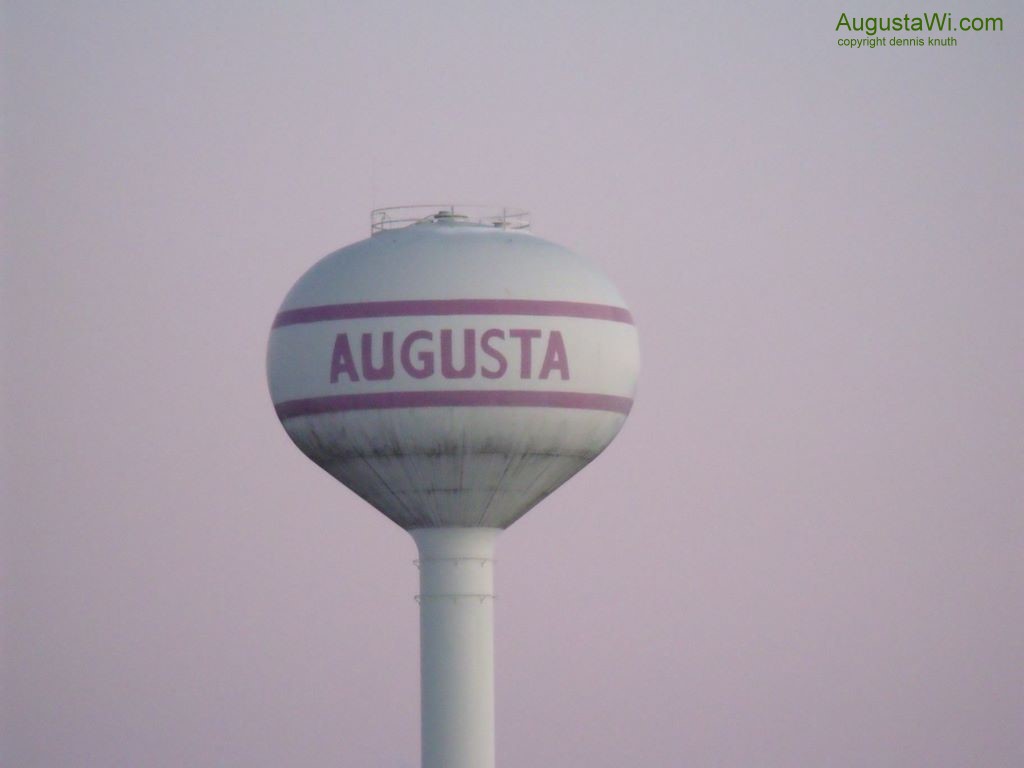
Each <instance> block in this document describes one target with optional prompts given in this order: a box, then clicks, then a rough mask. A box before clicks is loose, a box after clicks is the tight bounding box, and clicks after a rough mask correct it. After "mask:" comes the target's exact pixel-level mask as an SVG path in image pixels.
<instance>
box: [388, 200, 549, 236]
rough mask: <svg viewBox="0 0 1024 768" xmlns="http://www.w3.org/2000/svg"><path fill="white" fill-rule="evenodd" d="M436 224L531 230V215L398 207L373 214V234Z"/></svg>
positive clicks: (490, 208) (477, 209)
mask: <svg viewBox="0 0 1024 768" xmlns="http://www.w3.org/2000/svg"><path fill="white" fill-rule="evenodd" d="M436 221H446V222H453V223H460V224H461V223H464V224H480V225H483V226H485V227H495V228H497V229H529V228H530V213H529V211H525V210H523V209H522V208H499V207H497V206H486V205H457V204H451V203H448V204H445V205H396V206H392V207H389V208H375V209H374V210H373V211H371V212H370V234H371V235H375V234H377V233H378V232H383V231H384V230H387V229H400V228H402V227H408V226H410V225H413V224H422V223H425V222H436Z"/></svg>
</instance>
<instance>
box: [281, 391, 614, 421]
mask: <svg viewBox="0 0 1024 768" xmlns="http://www.w3.org/2000/svg"><path fill="white" fill-rule="evenodd" d="M452 406H499V407H503V406H511V407H521V408H577V409H583V410H591V411H611V412H613V413H621V414H627V413H629V410H630V408H632V407H633V400H632V399H631V398H628V397H620V396H618V395H599V394H594V393H591V392H543V391H527V390H503V389H465V390H446V391H426V392H373V393H367V394H361V395H330V396H327V397H307V398H303V399H301V400H286V401H284V402H281V403H275V404H274V408H275V409H277V416H278V418H279V419H282V420H284V419H290V418H293V417H295V416H314V415H316V414H318V413H336V412H339V411H365V410H376V409H382V408H439V407H452Z"/></svg>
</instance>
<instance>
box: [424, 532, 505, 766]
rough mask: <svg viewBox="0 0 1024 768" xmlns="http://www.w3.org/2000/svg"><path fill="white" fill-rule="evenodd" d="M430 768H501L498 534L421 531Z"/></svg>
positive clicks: (426, 757)
mask: <svg viewBox="0 0 1024 768" xmlns="http://www.w3.org/2000/svg"><path fill="white" fill-rule="evenodd" d="M410 533H411V534H412V536H413V538H414V539H415V540H416V546H417V547H418V548H419V554H420V558H419V561H418V564H419V569H420V594H419V597H418V598H417V599H418V600H419V604H420V676H421V688H420V699H421V707H422V709H421V715H422V728H421V739H422V752H423V768H494V560H493V556H494V544H495V541H496V539H497V537H498V534H499V533H501V530H500V529H498V528H416V529H414V530H411V531H410Z"/></svg>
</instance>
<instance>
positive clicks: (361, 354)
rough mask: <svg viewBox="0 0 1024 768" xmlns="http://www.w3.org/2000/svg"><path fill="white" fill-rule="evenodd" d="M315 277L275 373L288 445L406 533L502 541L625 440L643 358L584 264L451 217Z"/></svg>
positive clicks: (512, 224) (284, 317)
mask: <svg viewBox="0 0 1024 768" xmlns="http://www.w3.org/2000/svg"><path fill="white" fill-rule="evenodd" d="M386 216H387V214H386V213H385V214H381V215H380V216H379V217H378V219H377V223H376V225H375V226H374V227H373V234H372V235H371V237H370V238H368V239H366V240H363V241H361V242H358V243H355V244H353V245H349V246H347V247H345V248H342V249H340V250H338V251H335V252H334V253H332V254H330V255H328V256H327V257H325V258H324V259H322V260H321V261H320V262H318V263H317V264H316V265H314V266H313V267H312V268H311V269H310V270H309V271H308V272H307V273H306V274H305V275H303V276H302V277H301V278H300V279H299V281H298V282H297V283H296V284H295V286H294V287H293V288H292V290H291V291H290V292H289V293H288V295H287V297H286V298H285V300H284V303H283V304H282V306H281V308H280V311H279V312H278V314H277V317H276V319H275V321H274V324H273V330H272V332H271V337H270V345H269V351H268V359H267V369H268V377H269V382H270V392H271V396H272V398H273V402H274V406H275V408H276V410H277V414H278V416H279V418H280V419H281V422H282V424H283V425H284V428H285V430H286V431H287V432H288V435H289V436H290V437H291V439H292V440H293V441H294V442H295V444H296V445H297V446H298V447H299V448H300V449H301V450H302V451H303V453H305V454H306V455H307V456H308V457H309V458H311V459H312V460H313V461H315V462H316V463H317V464H318V465H320V466H321V467H322V468H323V469H325V470H326V471H327V472H329V473H330V474H331V475H333V476H334V477H336V478H337V479H338V480H340V481H341V482H342V483H344V484H345V485H347V486H348V487H349V488H351V489H352V490H353V491H355V492H356V493H357V494H359V495H360V496H362V497H363V498H364V499H366V501H368V502H369V503H370V504H372V505H373V506H374V507H376V508H377V509H379V510H380V511H381V512H383V513H384V514H385V515H387V516H388V517H389V518H391V519H392V520H393V521H394V522H396V523H397V524H398V525H400V526H402V527H404V528H406V529H423V528H435V527H452V526H459V527H476V526H480V527H488V528H506V527H507V526H509V525H511V524H512V523H513V522H514V521H515V520H517V519H518V518H519V517H521V516H522V515H523V514H525V513H526V512H527V511H528V510H529V509H530V508H531V507H533V506H534V505H535V504H537V502H539V501H540V500H541V499H543V498H544V497H545V496H547V495H548V494H549V493H551V492H552V491H553V490H555V489H556V488H557V487H558V486H559V485H561V484H562V483H563V482H565V481H566V480H567V479H568V478H570V477H572V475H574V474H575V473H576V472H578V471H579V470H580V469H582V468H583V467H584V466H585V465H586V464H587V463H588V462H590V461H591V460H592V459H593V458H594V457H595V456H597V455H598V454H599V453H600V452H601V451H602V450H603V449H604V448H605V447H606V446H607V445H608V443H609V442H610V441H611V440H612V438H613V437H615V435H616V433H617V432H618V431H619V429H620V428H621V427H622V424H623V422H624V420H625V418H626V415H627V414H628V413H629V411H630V408H631V406H632V403H633V394H634V389H635V386H636V379H637V371H638V345H637V334H636V329H635V327H634V325H633V319H632V317H631V315H630V313H629V310H628V309H627V308H626V305H625V303H624V302H623V300H622V297H621V296H620V295H619V293H618V291H617V290H616V289H615V287H614V286H613V285H612V283H611V281H610V280H609V279H608V278H607V277H606V276H605V275H604V274H603V273H602V272H601V271H600V270H599V269H598V268H597V267H596V266H595V265H594V264H593V263H592V262H591V261H589V260H588V259H586V258H584V257H582V256H579V255H577V254H575V253H573V252H571V251H569V250H567V249H566V248H563V247H562V246H559V245H556V244H554V243H551V242H548V241H547V240H543V239H541V238H539V237H536V236H534V235H532V234H530V233H529V232H527V231H525V229H521V228H516V227H517V226H518V224H517V222H519V221H520V220H519V219H511V218H510V217H508V216H507V215H503V216H500V217H495V218H492V219H485V218H471V217H468V216H463V215H460V214H459V213H458V211H457V210H447V211H441V212H436V210H435V211H434V212H433V213H431V214H430V215H426V216H424V217H423V218H420V219H416V220H414V221H413V222H412V223H409V222H405V223H406V224H407V225H406V226H401V227H395V228H393V227H390V226H388V225H389V223H390V221H389V220H388V219H386Z"/></svg>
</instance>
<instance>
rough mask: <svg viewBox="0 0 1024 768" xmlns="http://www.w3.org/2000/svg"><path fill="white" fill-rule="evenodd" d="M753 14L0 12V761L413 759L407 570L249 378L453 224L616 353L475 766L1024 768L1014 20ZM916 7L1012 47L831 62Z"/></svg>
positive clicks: (340, 8) (496, 8) (70, 7)
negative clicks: (326, 272) (339, 260)
mask: <svg viewBox="0 0 1024 768" xmlns="http://www.w3.org/2000/svg"><path fill="white" fill-rule="evenodd" d="M745 5H747V6H748V7H745V8H743V9H742V10H740V9H738V8H733V9H729V8H723V7H722V4H720V3H712V2H689V3H676V2H672V3H670V2H664V3H654V2H631V3H624V2H623V3H605V2H593V3H589V2H588V3H583V2H579V3H551V2H545V3H535V2H520V3H515V4H501V5H498V4H490V3H479V2H474V3H470V2H466V3H450V2H431V3H412V2H399V3H394V2H391V3H389V2H374V3H368V2H367V3H346V2H342V3H327V2H323V3H313V2H291V3H287V4H284V3H280V4H276V3H274V4H272V3H264V2H218V3H202V4H200V3H167V2H135V3H112V2H108V3H102V2H93V3H54V2H50V3H45V2H8V3H6V5H5V6H4V11H3V19H2V24H0V27H2V32H0V35H2V39H0V45H2V48H3V67H4V77H5V84H4V88H5V91H4V94H3V109H2V121H3V124H2V130H3V134H4V136H3V142H4V145H3V151H4V185H3V186H4V201H3V206H4V211H3V219H4V221H3V224H4V238H5V242H4V262H3V274H2V283H0V290H2V296H0V301H2V305H0V306H2V315H3V321H4V323H3V324H4V328H5V331H4V333H3V335H2V336H3V345H4V346H3V357H2V370H3V380H4V394H3V397H4V400H3V404H2V418H3V422H2V434H3V444H4V451H5V453H4V457H3V467H4V473H5V474H4V477H3V483H4V488H3V495H2V503H3V513H4V519H3V544H4V549H3V564H2V567H3V584H2V630H3V635H2V659H3V679H2V689H0V690H2V704H3V707H4V711H3V726H4V727H3V731H2V736H0V738H2V751H0V763H2V764H3V765H5V766H12V767H15V766H16V767H17V768H27V767H30V766H31V767H35V766H45V767H46V768H49V767H51V766H75V767H76V768H77V767H83V766H85V767H92V766H95V767H96V768H109V767H110V766H143V765H144V766H156V767H158V768H159V767H162V766H167V767H168V768H180V767H181V766H190V767H191V766H197V767H200V766H201V767H203V768H205V767H210V768H219V767H220V766H236V765H237V766H242V765H244V766H268V767H269V766H282V765H288V766H313V767H319V766H385V767H386V768H412V767H413V766H416V765H417V763H418V759H419V752H418V739H419V733H418V728H419V714H418V711H419V698H418V682H419V681H418V657H417V653H418V636H417V626H418V624H417V609H416V604H415V602H413V600H412V595H413V594H414V593H415V592H416V588H417V584H416V578H417V575H416V569H415V568H414V567H413V565H412V563H411V561H412V559H413V558H414V557H415V548H414V546H413V542H412V540H411V538H410V537H409V536H408V535H407V534H405V533H404V532H403V531H401V530H400V529H399V528H397V527H396V526H394V525H393V524H391V523H390V522H388V521H387V520H386V519H384V518H383V516H381V515H380V514H378V513H376V512H375V511H373V510H372V509H370V508H369V507H368V506H366V505H365V504H364V503H363V502H362V501H360V500H359V499H358V498H356V497H355V496H354V495H353V494H351V493H350V492H348V491H347V490H345V489H344V488H343V487H341V486H340V485H338V484H337V483H336V482H335V481H334V480H332V479H331V478H330V477H329V476H328V475H327V474H326V473H324V472H322V471H321V470H319V469H318V468H317V467H315V466H314V465H313V464H311V463H310V462H309V461H308V460H306V459H305V458H304V457H303V456H302V455H301V454H300V453H299V452H298V451H297V450H296V449H295V448H294V446H293V445H292V444H291V442H290V441H289V440H288V439H287V437H286V436H285V434H284V431H283V430H282V429H281V427H280V426H279V424H278V423H277V419H276V417H275V416H274V412H273V410H272V408H271V406H270V402H269V397H268V394H267V390H266V385H265V377H264V354H265V344H266V339H267V334H268V330H269V327H270V323H271V320H272V318H273V316H274V313H275V312H276V310H277V307H278V305H279V303H280V301H281V299H282V298H283V296H284V294H285V292H286V291H287V289H288V288H289V287H290V286H291V285H292V283H293V282H294V280H295V279H296V278H297V277H298V276H299V275H300V274H301V273H302V272H303V271H304V270H305V269H306V268H307V267H308V266H309V265H310V264H311V263H312V262H313V261H315V260H316V259H317V258H319V257H320V256H322V255H323V254H325V253H327V252H329V251H331V250H334V249H335V248H337V247H340V246H342V245H344V244H347V243H350V242H353V241H355V240H359V239H362V238H364V237H366V236H367V235H368V234H369V232H368V229H369V227H368V214H369V210H370V208H371V207H373V206H374V205H385V204H404V203H416V202H432V201H449V200H455V201H466V202H477V201H479V202H496V203H503V204H508V205H520V206H524V207H527V208H529V209H530V210H531V211H532V212H533V222H534V231H535V232H536V233H537V234H539V235H541V236H543V237H547V238H549V239H552V240H555V241H556V242H559V243H562V244H564V245H567V246H569V247H571V248H574V249H576V250H578V251H581V252H584V253H587V254H589V255H590V256H592V257H593V258H594V259H596V260H597V261H598V262H600V263H601V264H602V265H603V267H604V269H605V270H606V271H607V272H608V273H609V274H610V275H611V276H612V277H613V279H614V280H615V281H616V282H617V283H618V285H619V286H620V288H621V290H622V293H623V295H624V296H625V297H626V299H627V301H628V302H629V304H630V306H631V308H632V310H633V314H634V316H635V317H636V319H637V323H638V326H639V328H640V333H641V345H642V352H643V373H642V379H641V386H640V391H639V393H638V398H637V405H636V407H635V409H634V411H633V414H632V416H631V418H630V420H629V422H628V423H627V424H626V428H625V430H624V431H623V433H622V434H621V435H620V436H619V439H618V440H617V441H616V442H615V443H614V444H613V445H612V447H611V448H610V449H609V450H608V451H607V452H606V453H605V454H604V455H603V456H602V457H601V458H600V459H598V460H597V462H595V464H594V465H593V466H592V467H590V468H589V469H588V470H587V471H585V472H584V473H583V474H581V475H580V476H579V477H577V478H576V479H575V480H573V481H572V482H571V483H570V484H569V485H568V486H566V487H565V488H564V489H562V490H561V491H559V492H558V493H556V494H555V495H554V496H552V497H551V498H550V499H549V500H547V501H545V502H544V503H543V504H541V505H540V506H539V507H538V508H537V509H535V510H534V511H533V512H531V513H530V514H529V515H528V516H527V517H526V518H525V519H524V520H523V521H521V522H520V523H517V524H516V525H515V526H513V527H512V528H511V529H510V530H509V531H508V533H507V534H505V536H504V537H503V540H502V541H501V543H500V547H499V561H500V562H499V569H498V572H497V579H498V582H497V589H498V594H499V602H498V604H497V630H498V641H497V686H498V694H497V696H498V699H497V712H498V757H499V764H500V765H502V766H504V767H505V768H516V767H517V766H522V767H523V768H525V767H526V766H567V767H575V766H586V767H587V768H621V766H623V765H635V766H645V768H646V767H648V766H650V767H655V766H657V767H659V768H677V767H678V766H702V767H703V766H722V767H723V768H734V767H735V768H740V767H743V768H748V767H749V766H758V767H759V768H791V767H792V766H833V767H835V768H862V767H863V766H872V768H886V767H889V766H891V767H893V768H896V767H897V766H898V767H899V768H906V767H907V766H927V767H928V768H935V767H940V768H945V767H947V766H948V767H949V768H962V767H963V766H984V767H985V768H1012V767H1016V766H1020V765H1022V764H1024V556H1022V553H1024V401H1022V392H1024V253H1022V250H1024V249H1022V247H1021V244H1022V236H1024V231H1022V229H1024V225H1022V222H1024V194H1022V187H1024V150H1022V144H1021V141H1022V139H1021V136H1022V135H1024V134H1022V124H1024V97H1022V86H1021V73H1022V72H1024V39H1022V31H1021V29H1022V25H1024V17H1022V16H1021V13H1020V8H1019V4H1017V3H1009V2H1004V3H999V2H985V3H980V4H978V3H960V2H951V3H948V4H947V6H948V8H947V7H946V6H943V7H939V6H935V7H931V6H927V7H926V6H920V7H916V6H915V7H909V6H905V5H900V4H896V3H891V2H886V1H885V0H879V1H878V2H876V3H874V4H864V3H862V4H860V5H859V6H857V7H854V6H841V5H830V4H828V3H821V2H789V3H767V4H758V5H757V6H755V5H754V4H745ZM931 10H939V11H942V10H950V11H951V12H953V13H954V14H955V15H957V16H959V15H960V14H961V12H963V13H969V14H970V15H975V14H981V15H986V16H989V15H1001V16H1003V17H1004V18H1005V25H1006V30H1005V31H1004V32H1002V33H989V34H983V33H975V34H960V35H959V36H958V37H959V46H958V47H957V48H955V49H948V48H943V49H923V50H922V49H918V50H904V49H896V50H894V49H888V48H886V49H875V50H856V51H851V50H847V49H841V48H839V47H838V46H837V44H836V40H837V38H838V37H839V36H840V35H839V34H837V33H836V32H835V31H834V30H835V24H836V21H837V19H838V16H839V13H840V12H841V11H847V12H848V13H850V14H860V15H871V14H885V13H889V12H892V13H899V14H901V15H902V14H903V13H906V12H912V13H913V12H922V11H931Z"/></svg>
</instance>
